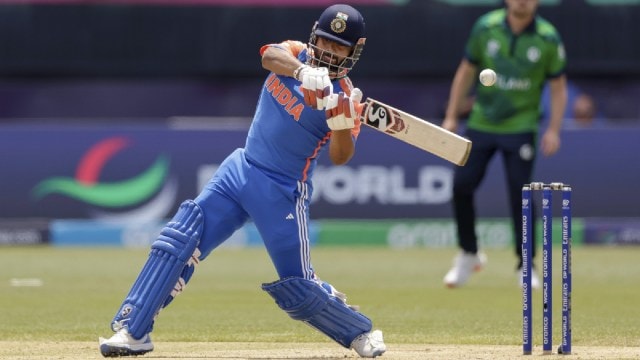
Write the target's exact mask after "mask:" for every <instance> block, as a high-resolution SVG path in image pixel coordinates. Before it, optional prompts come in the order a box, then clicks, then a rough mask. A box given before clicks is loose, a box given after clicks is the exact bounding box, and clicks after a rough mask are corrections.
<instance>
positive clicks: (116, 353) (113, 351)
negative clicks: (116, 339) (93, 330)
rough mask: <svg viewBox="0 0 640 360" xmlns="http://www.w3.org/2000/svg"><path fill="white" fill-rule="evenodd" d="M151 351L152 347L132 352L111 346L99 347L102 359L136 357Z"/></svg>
mask: <svg viewBox="0 0 640 360" xmlns="http://www.w3.org/2000/svg"><path fill="white" fill-rule="evenodd" d="M152 350H153V347H152V348H151V349H139V350H132V349H129V348H124V347H119V346H113V345H108V344H102V345H100V353H101V354H102V356H104V357H120V356H138V355H144V354H146V353H148V352H150V351H152Z"/></svg>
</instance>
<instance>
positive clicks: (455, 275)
mask: <svg viewBox="0 0 640 360" xmlns="http://www.w3.org/2000/svg"><path fill="white" fill-rule="evenodd" d="M505 5H506V6H505V8H503V9H498V10H494V11H491V12H489V13H487V14H485V15H484V16H482V17H480V18H479V19H478V20H477V22H476V23H475V25H474V26H473V29H472V31H471V35H470V37H469V40H468V41H467V45H466V48H465V57H464V58H463V59H462V61H461V63H460V65H459V67H458V69H457V71H456V74H455V76H454V79H453V83H452V86H451V92H450V97H449V103H448V106H447V112H446V115H445V119H444V121H443V124H442V126H443V127H444V128H446V129H448V130H451V131H457V130H458V123H459V115H458V114H459V109H461V108H462V104H463V103H464V101H465V99H466V98H467V97H468V96H469V95H470V93H471V90H472V88H475V101H474V104H473V107H472V110H471V113H470V115H469V119H468V121H467V126H466V130H465V136H466V137H467V138H469V139H470V140H472V141H473V147H472V149H471V154H470V156H469V160H468V161H467V164H466V165H465V166H463V167H457V168H456V169H455V175H454V185H453V205H454V206H453V210H454V215H455V218H456V224H457V232H458V245H459V246H460V250H461V251H460V253H459V254H458V255H457V256H456V258H455V259H454V264H453V267H452V268H451V270H450V271H449V272H448V273H447V274H446V276H445V278H444V283H445V284H446V285H447V286H448V287H458V286H461V285H463V284H464V283H466V281H467V280H468V278H469V276H470V275H471V274H472V273H473V271H478V270H480V269H481V268H482V267H483V266H484V264H485V263H486V255H485V254H483V253H482V252H479V250H478V243H477V235H476V232H475V224H476V213H475V208H474V193H475V191H476V189H477V188H478V186H479V185H480V183H481V181H482V179H483V178H484V175H485V172H486V170H487V166H488V164H489V162H490V160H491V159H492V158H493V156H494V155H495V154H497V153H501V154H502V157H503V164H504V166H505V171H506V175H507V180H508V188H509V203H510V211H511V216H512V219H513V225H514V226H513V227H514V237H515V239H516V254H517V256H518V258H519V261H518V263H517V268H518V272H517V274H518V278H519V279H520V281H521V276H520V275H519V274H520V271H521V267H522V244H521V241H522V239H521V234H522V224H521V221H520V220H521V219H520V218H521V198H520V192H521V189H522V185H523V184H525V183H529V182H531V175H532V172H533V165H534V161H535V158H536V154H537V148H538V130H539V127H540V125H541V120H545V119H541V118H540V116H541V115H540V114H541V112H540V108H541V106H540V105H541V104H540V103H541V97H542V89H543V87H544V85H545V83H546V82H549V86H550V91H551V113H550V118H549V119H548V126H547V128H546V130H545V131H544V132H543V134H542V137H540V142H539V145H540V150H541V152H542V154H543V155H545V156H549V155H553V154H554V153H556V152H557V151H558V149H559V147H560V129H561V125H562V120H563V119H562V116H563V113H564V110H565V106H566V103H567V82H566V77H565V74H564V70H565V65H566V56H565V51H564V46H563V44H562V41H561V39H560V35H559V34H558V32H557V31H556V29H555V28H554V26H553V25H552V24H551V23H549V22H548V21H546V20H545V19H543V18H541V17H540V16H538V15H537V13H536V12H537V8H538V0H505ZM483 69H492V70H494V71H495V72H496V74H497V81H496V82H495V84H494V85H492V86H483V85H482V84H480V83H478V81H477V79H478V73H479V72H480V71H481V70H483ZM534 239H535V237H534ZM534 249H535V246H534ZM532 255H533V256H535V250H534V254H532ZM532 277H533V281H532V285H533V286H534V287H539V285H540V283H539V279H538V277H537V275H536V274H535V273H534V274H532Z"/></svg>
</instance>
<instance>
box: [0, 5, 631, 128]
mask: <svg viewBox="0 0 640 360" xmlns="http://www.w3.org/2000/svg"><path fill="white" fill-rule="evenodd" d="M345 2H347V3H349V4H352V5H354V6H356V7H357V8H358V9H360V10H361V12H362V13H363V15H364V17H365V19H366V23H367V44H366V47H365V50H364V53H363V57H362V58H361V61H360V62H359V63H358V65H357V66H356V68H355V70H354V71H353V72H352V73H351V78H352V79H353V80H354V82H355V84H356V85H357V86H359V87H360V88H362V89H363V91H364V92H365V96H370V97H373V98H377V99H380V100H383V101H385V102H387V103H390V104H393V105H395V106H396V107H399V108H402V109H403V110H406V111H408V112H411V113H414V114H416V115H419V116H421V117H424V118H427V119H430V120H432V121H436V120H437V119H439V118H441V117H442V114H443V111H444V108H445V105H446V104H445V103H446V100H447V97H448V91H449V87H450V83H451V79H452V77H453V74H454V72H455V69H456V67H457V65H458V63H459V61H460V59H461V57H462V55H463V49H464V43H465V41H466V39H467V37H468V34H469V31H470V30H471V26H472V25H473V22H474V21H475V19H476V18H477V17H478V16H479V15H481V14H483V13H485V12H487V11H488V10H490V9H493V8H498V7H500V6H502V4H503V2H502V0H353V1H346V0H345ZM333 3H336V1H327V0H295V1H294V0H279V1H278V0H2V1H0V119H1V121H3V122H23V121H26V120H27V119H43V120H45V121H46V119H55V120H56V121H61V119H76V120H77V119H81V120H82V121H88V122H90V121H92V119H108V120H109V121H117V120H118V119H126V120H127V121H131V119H135V120H136V121H158V119H164V118H168V117H174V116H194V117H213V118H215V117H241V118H242V117H250V116H251V115H252V113H253V110H254V105H255V102H256V99H257V95H258V93H259V89H260V85H261V83H262V81H263V80H264V77H265V75H266V71H265V70H264V69H262V67H261V66H260V60H259V54H258V50H259V48H260V46H262V45H264V44H267V43H272V42H280V41H282V40H286V39H295V40H301V41H307V40H308V37H309V32H310V30H311V25H312V24H313V22H314V20H315V19H316V18H317V16H318V14H319V13H320V11H321V10H322V9H323V8H324V7H326V6H327V5H329V4H333ZM539 13H540V15H542V16H543V17H545V18H547V19H548V20H550V21H551V22H552V23H553V24H554V25H555V26H556V27H557V28H558V30H559V31H560V34H561V35H562V38H563V40H564V42H565V46H566V51H567V54H568V60H569V61H568V67H567V74H568V78H569V80H570V94H569V99H570V101H569V105H568V107H567V111H566V118H567V121H565V124H566V126H567V127H578V128H579V127H598V128H600V127H603V126H631V125H638V124H640V101H638V99H639V98H640V46H639V45H638V39H640V21H638V19H640V1H638V0H540V8H539ZM471 101H472V98H470V102H471ZM573 119H576V121H573ZM52 121H53V120H52Z"/></svg>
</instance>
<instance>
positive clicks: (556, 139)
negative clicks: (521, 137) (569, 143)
mask: <svg viewBox="0 0 640 360" xmlns="http://www.w3.org/2000/svg"><path fill="white" fill-rule="evenodd" d="M540 149H541V150H542V154H543V155H544V156H551V155H553V154H555V153H556V152H558V150H559V149H560V134H559V133H558V132H556V131H552V130H547V131H545V132H544V134H543V135H542V140H541V142H540Z"/></svg>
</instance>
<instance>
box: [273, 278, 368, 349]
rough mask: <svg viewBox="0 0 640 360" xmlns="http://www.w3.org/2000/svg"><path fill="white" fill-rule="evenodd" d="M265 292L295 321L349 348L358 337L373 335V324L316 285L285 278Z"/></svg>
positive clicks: (300, 279) (299, 279) (315, 283)
mask: <svg viewBox="0 0 640 360" xmlns="http://www.w3.org/2000/svg"><path fill="white" fill-rule="evenodd" d="M262 289H263V290H264V291H266V292H267V293H269V295H271V297H273V299H274V300H275V301H276V304H278V306H279V307H280V308H281V309H282V310H284V311H285V312H286V313H287V314H288V315H289V316H290V317H291V318H292V319H294V320H300V321H303V322H305V323H307V324H308V325H310V326H311V327H313V328H315V329H317V330H318V331H320V332H322V333H323V334H325V335H327V336H329V337H330V338H331V339H333V340H335V341H336V342H337V343H339V344H340V345H342V346H344V347H346V348H349V347H350V346H351V342H352V341H353V339H355V338H356V337H357V336H358V335H360V334H362V333H365V332H368V331H371V327H372V324H371V320H369V318H367V317H366V316H364V315H362V314H361V313H360V312H358V311H356V310H354V309H353V308H351V307H349V306H348V305H346V304H345V303H344V302H343V301H342V300H341V299H339V298H338V297H336V296H333V295H331V294H329V292H327V290H325V289H324V288H323V287H322V286H321V285H320V284H318V283H317V282H315V281H311V280H306V279H303V278H286V279H283V280H279V281H276V282H273V283H270V284H263V285H262Z"/></svg>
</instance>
